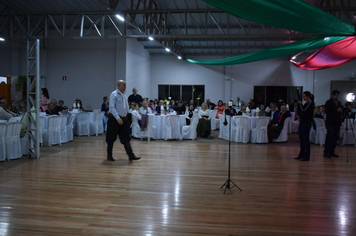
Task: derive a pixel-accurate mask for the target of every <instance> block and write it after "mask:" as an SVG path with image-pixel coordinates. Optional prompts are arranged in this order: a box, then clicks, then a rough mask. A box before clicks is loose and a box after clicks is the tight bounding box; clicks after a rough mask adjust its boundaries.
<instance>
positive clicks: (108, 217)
mask: <svg viewBox="0 0 356 236" xmlns="http://www.w3.org/2000/svg"><path fill="white" fill-rule="evenodd" d="M289 137H290V140H289V142H288V143H284V144H262V145H257V144H236V143H232V145H231V154H232V155H231V179H232V180H233V182H234V183H235V184H237V185H238V187H240V188H241V189H242V192H240V191H239V189H237V188H232V189H230V190H229V189H228V190H227V191H226V194H223V189H221V188H220V187H221V186H222V185H223V184H224V182H225V181H226V180H227V177H228V175H227V169H228V156H229V155H228V150H229V146H228V145H227V144H228V143H227V141H224V140H219V139H218V138H217V132H216V131H215V132H214V134H213V138H211V139H205V140H195V141H189V140H184V141H151V142H147V141H141V140H133V141H132V146H133V149H134V151H135V153H136V155H138V156H141V157H142V159H141V160H140V161H136V162H132V163H130V162H129V161H128V160H127V157H126V155H125V154H124V149H123V146H122V145H121V144H119V142H116V143H115V146H114V158H115V159H116V161H115V162H108V161H106V160H105V159H106V158H105V157H106V143H105V140H104V137H103V136H99V137H75V140H74V142H72V143H68V144H64V145H62V146H54V147H44V148H42V149H41V153H42V154H41V155H42V158H40V159H37V160H30V161H26V162H23V163H21V164H20V165H15V166H13V167H12V168H7V169H4V170H2V171H0V235H1V236H8V235H11V236H12V235H16V236H17V235H36V236H39V235H46V236H47V235H50V236H55V235H130V236H132V235H145V236H155V235H170V236H172V235H174V236H175V235H177V236H178V235H189V236H192V235H214V236H218V235H224V236H228V235H261V236H262V235H263V236H266V235H267V236H268V235H271V236H272V235H273V236H279V235H281V236H282V235H283V236H285V235H323V236H327V235H356V183H355V180H356V148H355V147H353V146H348V147H346V146H338V147H337V153H338V154H340V158H331V159H326V158H323V157H322V151H323V147H320V146H316V145H313V146H312V155H311V161H310V162H300V161H296V160H294V157H296V155H297V154H298V151H299V147H298V145H299V144H298V142H297V139H298V138H297V135H296V134H291V135H289ZM347 154H348V158H349V161H348V162H347V161H346V159H347ZM11 162H16V160H14V161H11ZM5 164H6V163H0V166H1V165H5Z"/></svg>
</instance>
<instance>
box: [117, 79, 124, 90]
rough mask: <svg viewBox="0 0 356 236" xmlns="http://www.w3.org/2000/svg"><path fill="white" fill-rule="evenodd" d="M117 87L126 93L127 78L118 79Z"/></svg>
mask: <svg viewBox="0 0 356 236" xmlns="http://www.w3.org/2000/svg"><path fill="white" fill-rule="evenodd" d="M117 89H118V90H119V91H120V92H121V93H124V92H125V90H126V82H125V80H119V81H117Z"/></svg>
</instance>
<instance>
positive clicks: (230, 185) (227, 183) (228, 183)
mask: <svg viewBox="0 0 356 236" xmlns="http://www.w3.org/2000/svg"><path fill="white" fill-rule="evenodd" d="M230 113H231V112H230ZM229 125H230V127H229V165H228V172H227V173H228V177H227V180H226V181H225V183H224V184H223V185H222V186H221V187H220V189H222V188H223V187H224V186H225V189H224V194H225V192H226V189H232V188H234V187H236V188H238V189H240V191H242V189H241V188H239V186H237V185H236V184H235V183H234V181H232V180H231V178H230V172H231V168H230V163H231V114H230V121H229Z"/></svg>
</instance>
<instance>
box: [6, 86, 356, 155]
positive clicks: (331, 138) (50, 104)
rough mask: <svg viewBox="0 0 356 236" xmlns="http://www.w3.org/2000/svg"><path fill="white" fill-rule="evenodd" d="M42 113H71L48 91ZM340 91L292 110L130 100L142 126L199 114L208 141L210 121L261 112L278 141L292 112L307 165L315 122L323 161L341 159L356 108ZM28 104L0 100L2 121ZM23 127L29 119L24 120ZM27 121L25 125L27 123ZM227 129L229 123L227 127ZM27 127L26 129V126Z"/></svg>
mask: <svg viewBox="0 0 356 236" xmlns="http://www.w3.org/2000/svg"><path fill="white" fill-rule="evenodd" d="M41 94H42V96H41V100H40V109H41V111H42V112H46V114H48V115H58V114H59V112H62V111H68V107H67V106H65V105H64V102H63V100H59V101H58V102H57V100H56V99H52V100H51V99H50V96H49V93H48V90H47V89H46V88H42V89H41ZM339 94H340V91H338V90H334V91H333V92H332V94H331V98H330V99H329V100H328V101H326V103H325V105H319V106H315V104H314V96H313V95H312V94H311V93H310V92H308V91H306V92H304V93H303V100H304V102H302V100H301V99H300V100H295V101H294V102H293V104H291V109H290V110H289V105H288V104H281V105H280V106H279V107H277V103H275V102H271V103H270V104H269V106H268V107H267V108H266V107H265V105H264V104H261V105H258V106H257V105H256V104H255V103H254V101H253V100H250V102H249V103H248V104H245V103H244V101H242V100H240V99H239V98H238V99H237V101H236V103H235V104H233V102H232V101H229V102H228V105H227V104H225V103H224V102H223V101H222V100H219V101H218V102H217V104H214V103H213V102H211V101H210V99H209V98H208V99H206V102H203V103H202V104H201V107H200V109H197V104H196V103H195V102H194V100H190V101H189V102H183V101H174V100H170V101H169V102H166V101H163V100H157V99H154V100H149V99H148V98H142V96H141V95H139V94H138V90H137V88H134V89H133V90H132V94H131V95H130V96H129V98H128V102H129V105H130V110H129V114H130V115H131V116H135V117H136V118H137V120H138V121H139V122H140V120H141V115H142V114H157V115H160V114H163V113H164V114H167V113H174V114H177V115H185V118H186V125H190V124H191V121H192V118H193V116H194V114H197V116H198V117H199V121H198V124H197V137H198V138H207V137H209V136H210V134H211V125H210V124H211V122H210V121H211V119H219V114H221V115H230V116H239V115H246V114H248V112H249V111H258V113H259V116H268V117H269V118H270V122H269V124H268V140H269V141H272V140H273V139H276V138H278V136H279V135H280V133H281V130H282V129H283V126H284V122H285V120H286V119H287V118H288V117H291V116H292V115H291V111H292V112H294V113H295V114H296V115H295V116H294V119H295V120H298V121H299V128H298V133H299V139H300V142H301V151H300V153H299V155H298V157H296V158H295V159H300V160H302V161H308V160H309V158H310V143H309V130H310V127H313V128H314V129H316V125H315V123H314V118H319V119H323V120H324V121H325V124H326V128H327V136H326V140H325V149H324V157H326V158H330V157H338V155H337V154H335V146H336V141H337V139H338V137H339V131H340V125H341V122H342V121H343V119H344V118H345V117H348V118H350V119H355V114H356V104H355V103H350V102H348V103H346V104H345V106H343V105H342V104H341V103H340V101H338V96H339ZM72 109H78V110H83V111H84V108H83V105H82V102H81V100H79V99H76V100H75V102H74V104H73V105H72ZM210 110H217V112H216V116H215V117H211V112H210ZM101 111H104V112H105V115H104V118H103V127H104V130H106V123H107V117H108V115H109V114H110V110H109V99H108V97H103V104H102V106H101ZM26 112H27V104H26V103H25V102H21V103H18V102H16V101H14V100H12V101H11V102H10V104H9V107H8V108H7V101H6V99H5V98H4V97H1V98H0V120H9V119H10V118H11V117H15V116H19V115H23V114H26ZM23 120H24V121H23V122H24V123H25V122H26V121H27V119H23ZM25 120H26V121H25ZM224 124H225V125H227V123H226V122H225V123H224ZM24 126H26V125H24Z"/></svg>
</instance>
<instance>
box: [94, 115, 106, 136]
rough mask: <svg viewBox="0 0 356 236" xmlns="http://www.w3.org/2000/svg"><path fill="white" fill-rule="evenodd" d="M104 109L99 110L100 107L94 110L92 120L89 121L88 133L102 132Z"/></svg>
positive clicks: (96, 133)
mask: <svg viewBox="0 0 356 236" xmlns="http://www.w3.org/2000/svg"><path fill="white" fill-rule="evenodd" d="M104 114H105V112H104V111H100V109H96V110H94V122H93V123H90V135H96V136H98V134H102V133H104V127H103V118H104Z"/></svg>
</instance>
